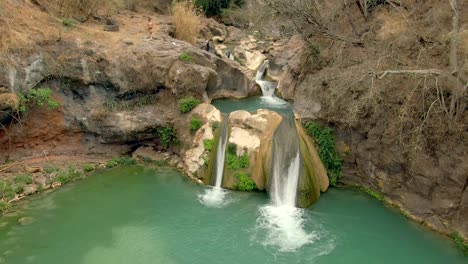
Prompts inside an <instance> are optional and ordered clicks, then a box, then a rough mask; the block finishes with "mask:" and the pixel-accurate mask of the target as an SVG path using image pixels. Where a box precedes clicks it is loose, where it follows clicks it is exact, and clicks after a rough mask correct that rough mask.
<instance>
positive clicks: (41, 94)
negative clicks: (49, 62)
mask: <svg viewBox="0 0 468 264" xmlns="http://www.w3.org/2000/svg"><path fill="white" fill-rule="evenodd" d="M18 97H19V101H20V106H19V110H20V112H26V111H27V110H28V106H31V105H34V104H35V105H38V106H40V107H43V106H47V109H49V110H55V109H57V108H58V107H59V103H58V102H57V101H55V100H54V99H52V90H51V89H50V88H36V89H31V90H29V91H28V93H26V94H22V93H20V94H19V95H18Z"/></svg>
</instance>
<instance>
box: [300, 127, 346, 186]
mask: <svg viewBox="0 0 468 264" xmlns="http://www.w3.org/2000/svg"><path fill="white" fill-rule="evenodd" d="M304 127H305V128H306V130H307V133H308V134H309V135H310V136H311V137H313V138H314V139H315V142H316V144H317V145H318V154H319V156H320V159H321V160H322V162H323V165H325V168H326V169H327V173H328V178H329V179H330V184H331V185H332V186H335V185H336V183H337V181H338V179H339V178H340V177H341V174H342V169H341V166H342V164H343V159H342V158H341V157H340V155H339V154H338V153H337V152H336V146H335V136H334V135H333V130H332V129H331V128H327V127H325V128H322V127H321V126H319V125H318V124H316V123H314V122H308V123H305V124H304Z"/></svg>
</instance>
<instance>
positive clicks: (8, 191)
mask: <svg viewBox="0 0 468 264" xmlns="http://www.w3.org/2000/svg"><path fill="white" fill-rule="evenodd" d="M13 187H14V186H13V184H12V183H11V182H10V181H5V180H0V196H1V198H2V199H4V200H10V199H12V198H13V197H15V191H14V190H13Z"/></svg>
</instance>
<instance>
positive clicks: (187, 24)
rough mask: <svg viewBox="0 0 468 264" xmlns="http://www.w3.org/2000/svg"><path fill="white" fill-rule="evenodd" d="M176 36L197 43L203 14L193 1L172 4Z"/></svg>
mask: <svg viewBox="0 0 468 264" xmlns="http://www.w3.org/2000/svg"><path fill="white" fill-rule="evenodd" d="M172 17H173V22H174V27H175V36H176V38H178V39H180V40H184V41H187V42H189V43H192V44H196V41H197V36H198V33H199V32H200V26H201V15H200V14H199V12H198V10H197V9H196V8H195V7H194V6H193V4H192V2H189V1H187V2H185V1H182V2H177V1H175V2H174V3H173V6H172Z"/></svg>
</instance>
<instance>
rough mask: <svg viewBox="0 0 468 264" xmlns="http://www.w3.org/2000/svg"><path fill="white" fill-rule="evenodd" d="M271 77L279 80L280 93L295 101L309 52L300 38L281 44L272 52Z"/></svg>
mask: <svg viewBox="0 0 468 264" xmlns="http://www.w3.org/2000/svg"><path fill="white" fill-rule="evenodd" d="M270 56H271V57H270V65H269V69H268V70H269V71H268V73H269V75H271V76H272V77H273V78H275V79H277V80H278V91H279V92H280V93H281V96H282V97H283V98H285V99H293V98H294V92H295V89H296V85H297V81H298V79H299V75H300V73H301V72H302V68H303V67H304V65H305V63H306V61H307V57H308V51H307V46H306V43H305V42H304V41H303V40H302V39H301V37H300V36H298V35H295V36H293V37H292V38H291V39H290V40H289V41H288V42H286V43H285V42H284V41H283V42H279V43H277V44H276V45H274V46H273V49H272V50H271V51H270Z"/></svg>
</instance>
